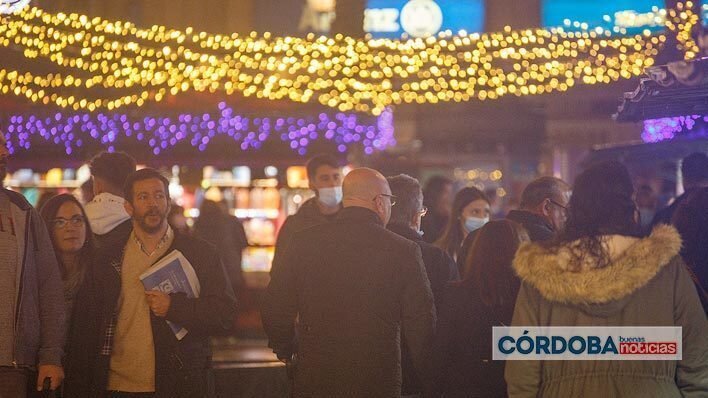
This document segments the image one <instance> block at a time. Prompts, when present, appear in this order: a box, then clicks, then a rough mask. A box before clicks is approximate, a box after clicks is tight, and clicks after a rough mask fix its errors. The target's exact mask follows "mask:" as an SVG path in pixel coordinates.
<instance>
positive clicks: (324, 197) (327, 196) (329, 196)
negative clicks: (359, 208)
mask: <svg viewBox="0 0 708 398" xmlns="http://www.w3.org/2000/svg"><path fill="white" fill-rule="evenodd" d="M342 196H343V195H342V187H333V188H320V189H318V190H317V200H319V201H320V202H321V203H322V204H323V205H325V206H327V207H337V206H339V204H340V203H341V202H342Z"/></svg>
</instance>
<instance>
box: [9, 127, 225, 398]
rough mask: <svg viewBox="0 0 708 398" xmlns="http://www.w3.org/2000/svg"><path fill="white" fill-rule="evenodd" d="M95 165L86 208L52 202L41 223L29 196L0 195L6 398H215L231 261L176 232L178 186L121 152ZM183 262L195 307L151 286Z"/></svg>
mask: <svg viewBox="0 0 708 398" xmlns="http://www.w3.org/2000/svg"><path fill="white" fill-rule="evenodd" d="M0 137H1V135H0ZM2 144H4V142H0V166H1V168H2V170H0V174H2V175H1V176H0V177H3V178H4V174H5V172H6V167H7V161H8V155H9V154H8V151H7V150H6V149H5V146H4V145H2ZM89 166H90V169H91V174H92V179H91V181H92V192H91V194H92V195H91V196H92V198H91V200H90V201H89V202H87V203H85V204H82V203H81V201H79V200H78V199H77V198H76V197H75V196H73V195H71V194H60V195H53V196H52V197H49V198H47V199H46V200H45V201H44V203H43V204H42V207H41V208H40V209H39V212H38V211H36V210H35V209H34V208H32V206H30V204H29V203H28V202H27V200H26V199H25V198H24V197H23V196H22V195H20V194H18V193H16V192H13V191H10V190H6V189H3V190H2V191H1V192H0V206H1V208H0V256H1V257H2V260H1V261H0V266H1V267H2V272H3V277H2V278H0V284H1V286H0V294H4V295H5V297H4V298H3V299H2V300H0V396H1V397H32V396H35V394H39V392H40V391H44V392H46V391H47V390H53V391H55V392H57V393H59V395H60V396H63V397H204V396H214V382H213V375H212V372H211V345H210V340H209V338H210V337H211V336H216V335H222V334H227V333H229V332H230V331H231V330H232V328H233V324H234V318H235V311H236V299H235V297H234V293H233V290H232V286H231V281H237V280H238V275H236V276H234V275H228V276H227V272H226V269H225V268H224V266H223V265H222V264H224V263H225V262H224V261H223V259H222V258H220V253H222V254H223V252H219V251H217V250H215V247H214V246H212V245H211V244H209V243H207V242H206V241H205V240H203V239H199V238H197V237H195V236H193V235H197V236H199V235H202V234H207V230H208V228H204V231H202V228H197V231H196V232H195V234H185V233H183V231H180V230H179V229H178V228H175V229H173V228H172V227H171V226H170V224H169V223H168V214H169V212H170V206H171V203H170V195H169V181H168V180H167V179H166V178H165V177H164V176H163V175H162V174H161V173H160V172H158V171H157V170H154V169H151V168H145V169H141V170H137V171H136V164H135V160H134V159H133V158H131V157H130V156H129V155H127V154H125V153H120V152H116V153H107V152H104V153H101V154H98V155H97V156H96V157H94V158H93V159H92V160H91V161H90V162H89ZM204 206H205V207H207V206H209V204H208V203H205V205H204ZM217 208H218V205H217ZM206 213H209V211H205V214H206ZM219 214H220V213H215V214H211V213H209V215H208V217H207V218H209V217H211V218H210V219H211V220H212V221H210V222H212V223H213V228H214V230H219V231H221V230H222V229H221V228H223V230H224V231H225V230H226V229H227V228H230V229H231V230H233V231H234V232H233V234H234V235H235V234H238V228H237V227H234V226H233V224H231V225H230V226H229V225H227V224H228V218H227V217H226V215H224V216H223V217H222V218H223V219H224V220H226V221H224V222H217V221H216V220H217V219H219V217H220V216H219ZM209 232H211V231H209ZM225 236H226V234H222V235H219V236H218V237H217V238H223V237H225ZM229 236H230V235H229ZM209 237H211V235H209V236H205V238H209ZM216 244H219V242H216ZM232 246H234V245H232ZM236 247H237V246H236ZM174 252H179V253H181V255H182V256H183V257H184V258H185V259H186V261H187V262H189V264H190V265H191V266H192V268H193V270H194V273H195V275H196V278H197V280H198V284H199V294H198V295H197V296H196V297H191V296H188V295H187V294H185V293H183V292H172V293H170V294H167V293H166V292H163V291H160V290H146V288H145V286H144V285H143V283H142V282H141V278H140V276H141V274H143V273H144V272H145V271H147V270H148V269H150V267H151V266H152V265H153V264H155V263H156V262H158V261H159V260H160V259H161V258H163V257H164V256H166V255H168V254H170V253H174ZM227 265H228V264H227ZM172 324H174V325H179V326H180V327H182V328H184V329H186V334H184V333H182V334H180V335H176V334H175V332H174V330H173V329H172V328H171V325H172Z"/></svg>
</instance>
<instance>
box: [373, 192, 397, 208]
mask: <svg viewBox="0 0 708 398" xmlns="http://www.w3.org/2000/svg"><path fill="white" fill-rule="evenodd" d="M379 196H384V197H387V198H388V199H389V200H390V201H391V206H395V205H396V199H398V198H396V197H395V196H394V195H389V194H387V193H380V194H378V195H376V196H374V198H373V199H371V200H376V198H378V197H379Z"/></svg>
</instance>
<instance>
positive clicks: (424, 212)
mask: <svg viewBox="0 0 708 398" xmlns="http://www.w3.org/2000/svg"><path fill="white" fill-rule="evenodd" d="M418 214H420V216H421V217H425V215H426V214H428V208H427V207H425V206H423V208H422V209H420V210H418Z"/></svg>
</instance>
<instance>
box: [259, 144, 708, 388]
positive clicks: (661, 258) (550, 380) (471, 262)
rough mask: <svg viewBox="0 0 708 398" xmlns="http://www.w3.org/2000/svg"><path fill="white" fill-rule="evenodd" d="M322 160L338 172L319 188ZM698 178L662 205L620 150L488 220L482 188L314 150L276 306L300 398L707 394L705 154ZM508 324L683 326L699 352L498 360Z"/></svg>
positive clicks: (274, 294) (268, 304)
mask: <svg viewBox="0 0 708 398" xmlns="http://www.w3.org/2000/svg"><path fill="white" fill-rule="evenodd" d="M323 165H324V166H323ZM320 167H321V172H322V173H323V174H325V175H336V176H337V178H334V179H328V181H327V183H326V184H324V183H318V181H319V179H320V176H319V175H318V173H319V172H320ZM682 174H683V176H682V177H683V184H684V188H685V194H684V195H682V196H680V197H679V198H677V199H676V200H675V201H674V202H673V204H671V205H670V206H669V207H668V208H667V209H666V210H661V211H658V212H656V215H655V214H654V209H652V211H651V212H649V213H648V215H647V214H645V213H646V212H647V208H648V207H649V206H650V203H649V202H650V201H648V200H647V199H646V198H645V196H647V193H646V188H645V187H642V189H640V190H639V192H635V188H634V185H633V182H632V179H631V177H630V174H629V172H628V170H627V168H626V167H625V166H624V165H622V164H621V163H619V162H616V161H613V162H606V163H601V164H597V165H593V166H591V167H589V168H588V169H587V170H585V171H584V172H583V173H582V174H580V175H579V176H578V177H577V179H576V180H575V182H574V184H573V185H572V186H571V185H570V184H568V183H566V182H564V181H562V180H560V179H558V178H554V177H541V178H538V179H536V180H534V181H532V182H531V183H529V184H528V185H527V187H526V188H525V189H524V191H523V193H522V196H521V200H520V203H519V208H518V209H514V210H512V211H510V212H509V213H508V214H507V215H506V217H504V218H500V219H496V220H491V221H490V212H491V211H490V210H491V209H490V207H491V206H490V200H489V198H488V197H487V196H486V195H485V193H484V192H482V191H479V190H477V189H476V188H463V189H462V190H460V191H459V192H457V193H456V194H453V184H452V181H451V180H448V179H446V178H444V177H439V176H438V177H433V178H431V179H430V180H429V182H428V185H427V186H426V187H425V188H422V187H421V186H420V184H419V183H418V181H417V180H416V179H414V178H412V177H410V176H407V175H397V176H393V177H389V178H385V177H384V176H383V175H381V174H380V173H379V172H378V171H376V170H372V169H367V168H360V169H355V170H353V171H352V172H350V173H349V174H348V175H347V176H346V177H345V178H344V179H343V180H342V179H341V172H339V171H338V169H337V166H336V164H335V162H334V160H332V159H329V158H326V157H325V158H320V157H317V158H314V159H312V160H311V161H310V163H309V165H308V177H309V178H310V181H311V188H312V189H313V190H314V191H315V198H313V199H312V200H311V201H310V202H308V203H306V205H305V206H303V209H302V210H301V211H300V212H298V213H297V214H296V215H294V216H291V217H290V218H289V219H288V221H287V222H286V225H288V226H289V228H288V229H287V234H281V236H280V237H279V242H278V248H277V251H276V254H275V260H274V263H273V268H272V271H271V282H270V285H269V286H268V289H267V291H266V296H265V298H264V303H263V308H262V317H263V325H264V327H265V330H266V333H267V334H268V336H269V345H270V347H271V348H272V349H273V351H274V352H275V354H276V355H277V356H278V358H280V359H281V360H283V361H284V362H285V363H286V364H287V366H288V369H289V375H290V376H291V378H292V389H293V391H292V393H293V396H296V397H338V396H361V397H394V396H405V397H428V396H431V397H441V396H442V397H502V396H509V397H541V396H542V397H581V396H588V397H589V396H593V397H595V396H607V397H620V396H621V397H647V396H661V397H674V396H684V397H702V396H708V333H707V332H706V330H708V323H707V322H706V313H707V310H708V306H707V305H706V297H707V296H706V285H707V283H708V278H706V270H708V251H707V250H708V220H706V217H707V216H708V206H707V202H706V200H707V198H708V158H707V157H706V155H705V154H693V155H691V156H689V157H687V158H685V159H684V160H683V162H682ZM339 181H341V182H339ZM340 185H341V191H338V192H341V203H340V204H339V206H333V204H332V202H331V196H329V195H327V194H326V193H327V192H328V191H327V190H331V189H332V188H333V187H335V188H336V187H339V186H340ZM320 197H322V200H320ZM672 213H673V214H672ZM510 325H511V326H523V327H534V326H657V327H660V326H680V327H681V328H682V336H681V337H682V340H681V341H682V350H683V351H682V353H683V354H682V357H681V358H680V359H679V360H670V361H545V362H544V361H507V362H506V363H505V362H504V361H493V360H492V351H493V347H492V344H491V341H492V328H493V327H495V326H510Z"/></svg>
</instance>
